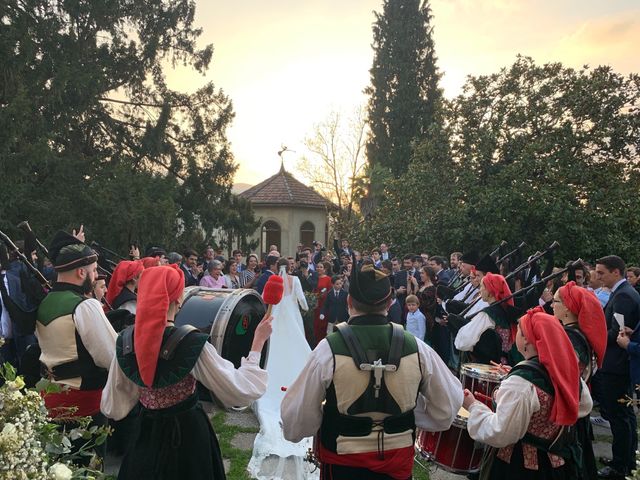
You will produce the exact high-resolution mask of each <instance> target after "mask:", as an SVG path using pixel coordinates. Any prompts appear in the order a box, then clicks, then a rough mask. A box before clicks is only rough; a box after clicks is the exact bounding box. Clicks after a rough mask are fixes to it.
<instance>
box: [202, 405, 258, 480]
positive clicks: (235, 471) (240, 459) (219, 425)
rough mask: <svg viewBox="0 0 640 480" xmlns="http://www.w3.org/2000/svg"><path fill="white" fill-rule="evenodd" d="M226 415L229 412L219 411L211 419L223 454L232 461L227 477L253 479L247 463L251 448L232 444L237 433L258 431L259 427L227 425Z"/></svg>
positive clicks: (235, 479)
mask: <svg viewBox="0 0 640 480" xmlns="http://www.w3.org/2000/svg"><path fill="white" fill-rule="evenodd" d="M226 417H227V414H226V413H225V412H217V413H216V414H215V415H214V416H213V418H212V419H211V423H212V424H213V429H214V431H215V432H216V435H217V436H218V441H219V442H220V450H222V456H223V457H224V458H227V459H229V460H230V461H231V466H230V468H229V472H228V473H227V478H229V479H233V480H251V477H250V476H249V474H248V473H247V465H249V460H250V459H251V450H240V449H239V448H235V447H234V446H233V445H231V439H232V438H233V437H234V436H235V435H236V433H258V429H257V428H251V427H238V426H235V425H227V424H225V423H224V422H225V420H226Z"/></svg>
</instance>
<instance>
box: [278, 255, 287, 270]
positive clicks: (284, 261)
mask: <svg viewBox="0 0 640 480" xmlns="http://www.w3.org/2000/svg"><path fill="white" fill-rule="evenodd" d="M285 266H286V267H288V266H289V260H287V259H286V258H285V257H280V260H278V270H280V267H285Z"/></svg>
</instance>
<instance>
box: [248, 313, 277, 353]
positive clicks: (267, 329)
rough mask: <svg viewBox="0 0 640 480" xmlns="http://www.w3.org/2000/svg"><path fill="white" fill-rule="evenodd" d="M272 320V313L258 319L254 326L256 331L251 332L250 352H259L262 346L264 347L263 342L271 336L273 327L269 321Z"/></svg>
mask: <svg viewBox="0 0 640 480" xmlns="http://www.w3.org/2000/svg"><path fill="white" fill-rule="evenodd" d="M272 321H273V315H269V316H267V315H265V316H264V318H263V319H262V320H261V321H260V323H259V324H258V326H257V327H256V331H255V332H254V334H253V343H252V344H251V351H252V352H261V351H262V347H264V343H265V342H266V341H267V339H268V338H269V337H270V336H271V331H272V330H273V327H272V326H271V322H272Z"/></svg>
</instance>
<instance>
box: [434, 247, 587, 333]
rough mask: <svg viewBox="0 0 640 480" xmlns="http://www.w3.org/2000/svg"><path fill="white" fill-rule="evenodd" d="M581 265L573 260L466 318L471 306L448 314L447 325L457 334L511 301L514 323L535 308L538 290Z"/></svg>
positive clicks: (580, 260) (538, 295)
mask: <svg viewBox="0 0 640 480" xmlns="http://www.w3.org/2000/svg"><path fill="white" fill-rule="evenodd" d="M554 243H557V242H554ZM542 256H543V254H540V258H541V257H542ZM583 264H584V262H583V261H582V259H581V258H579V259H577V260H573V261H571V262H569V263H568V264H567V266H566V267H565V268H562V269H560V270H558V271H556V272H553V271H552V272H551V273H549V274H548V275H546V276H544V277H542V278H540V279H539V280H536V281H534V282H533V283H531V284H530V285H528V286H525V287H522V288H521V289H519V290H516V291H515V292H513V293H512V294H511V295H508V296H506V297H504V298H502V299H500V300H496V301H495V302H492V303H491V304H489V305H488V306H486V307H484V308H482V309H480V310H478V311H476V312H474V313H472V314H471V315H468V316H467V313H468V312H469V311H470V310H471V308H472V305H469V307H467V308H466V309H465V310H463V311H462V312H461V313H460V314H459V315H456V314H450V315H449V316H448V318H447V320H448V322H449V325H450V326H451V327H452V330H453V331H454V332H457V331H458V330H459V329H460V328H462V326H464V325H465V324H467V323H469V322H470V321H471V320H472V319H473V318H474V317H475V316H476V315H478V314H479V313H481V312H484V311H486V310H488V309H490V308H492V307H494V306H496V305H502V304H503V303H505V302H508V301H509V300H511V299H513V300H514V306H513V307H511V308H510V309H509V312H508V314H509V316H510V317H511V319H512V320H513V321H515V320H516V318H517V317H519V316H522V315H524V313H525V312H526V311H527V310H528V309H530V308H533V307H535V306H537V301H538V298H539V297H540V293H541V291H540V289H542V290H544V288H545V286H546V284H547V282H549V281H551V280H554V279H556V278H558V277H561V276H562V275H564V274H565V273H567V272H569V271H570V270H571V269H575V268H576V267H579V266H580V265H583ZM552 270H553V267H552ZM532 292H533V295H530V293H532ZM534 301H535V302H536V303H535V304H534V303H533V302H534ZM475 303H476V302H474V305H475Z"/></svg>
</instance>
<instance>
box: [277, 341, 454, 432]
mask: <svg viewBox="0 0 640 480" xmlns="http://www.w3.org/2000/svg"><path fill="white" fill-rule="evenodd" d="M416 342H417V344H418V355H419V356H420V365H421V367H422V384H421V385H420V393H419V395H418V404H417V405H416V408H415V410H414V413H415V416H416V426H418V427H420V428H422V429H423V430H427V431H430V432H439V431H443V430H447V429H448V428H449V427H450V426H451V424H452V423H453V420H454V419H455V418H456V415H457V413H458V410H460V407H461V406H462V385H461V384H460V380H458V379H457V378H456V377H454V376H453V375H452V373H451V372H450V371H449V369H448V368H447V366H446V365H445V364H444V362H443V361H442V360H441V359H440V356H439V355H438V354H437V353H436V352H435V351H434V350H433V349H432V348H431V347H429V346H428V345H426V344H425V343H424V342H423V341H422V340H420V339H416ZM333 369H334V361H333V353H332V352H331V347H330V346H329V343H328V342H327V340H326V339H323V340H322V341H321V342H320V343H319V344H318V346H317V347H316V348H315V350H314V351H313V352H311V356H310V357H309V360H308V361H307V364H306V365H305V367H304V368H303V369H302V372H300V375H299V376H298V378H297V379H296V380H295V382H293V384H292V385H290V386H289V389H288V390H287V393H286V394H285V396H284V399H283V400H282V405H281V407H280V416H281V417H282V429H283V432H284V437H285V438H286V439H287V440H289V441H291V442H299V441H300V440H302V439H303V438H306V437H311V436H313V435H315V434H316V433H317V432H318V429H319V428H320V425H321V423H322V403H323V402H324V400H325V397H326V391H327V388H329V385H330V384H331V381H332V379H333Z"/></svg>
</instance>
